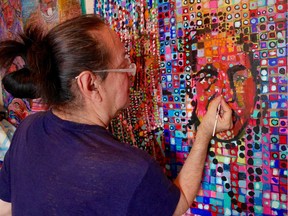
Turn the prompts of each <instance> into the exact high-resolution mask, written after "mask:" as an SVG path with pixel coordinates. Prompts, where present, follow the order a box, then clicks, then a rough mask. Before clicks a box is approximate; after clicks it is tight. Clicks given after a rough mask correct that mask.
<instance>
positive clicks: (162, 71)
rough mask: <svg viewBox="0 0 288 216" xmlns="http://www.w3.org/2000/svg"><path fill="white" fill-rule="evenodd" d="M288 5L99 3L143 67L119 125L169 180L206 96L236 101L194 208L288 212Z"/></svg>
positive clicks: (244, 0)
mask: <svg viewBox="0 0 288 216" xmlns="http://www.w3.org/2000/svg"><path fill="white" fill-rule="evenodd" d="M286 11H287V2H285V1H281V0H280V1H278V0H268V1H258V0H257V1H253V0H250V1H249V0H236V1H235V0H225V1H224V0H223V1H218V0H217V1H216V0H214V1H208V0H197V1H196V0H192V1H186V0H185V1H168V0H160V1H157V2H154V1H113V2H109V3H107V2H106V1H95V3H94V12H95V13H97V14H100V15H101V16H103V17H105V18H106V19H107V21H108V22H109V23H110V24H111V26H112V27H114V29H115V30H116V31H117V32H118V33H119V35H120V37H121V38H122V41H123V42H124V43H125V44H126V48H127V53H128V54H130V55H131V57H132V59H133V60H134V62H136V64H137V66H138V71H137V72H138V74H137V76H136V81H135V83H134V84H135V85H134V86H133V88H132V89H131V93H132V94H131V101H132V104H131V106H130V108H128V109H127V110H125V111H124V112H123V114H121V115H120V116H119V117H118V118H116V119H115V120H114V122H113V124H112V126H111V127H112V130H113V132H114V134H115V136H117V137H118V138H119V139H121V140H122V141H125V142H130V143H131V144H132V145H137V146H138V147H140V148H142V149H144V150H147V151H148V152H149V153H151V154H152V155H153V156H154V157H155V158H156V159H158V160H159V162H161V164H162V165H163V167H164V168H165V170H166V174H167V176H168V177H170V178H171V179H174V178H175V177H176V176H177V174H178V172H179V171H180V169H181V167H182V165H183V163H184V161H185V159H186V158H187V156H188V153H189V151H190V149H191V148H193V141H194V138H195V134H196V133H197V127H198V126H199V124H200V123H201V120H202V117H203V115H204V114H205V112H206V110H207V107H208V106H209V102H210V101H211V100H212V99H213V98H215V97H216V96H218V95H220V94H221V95H223V97H224V98H225V100H226V101H227V102H228V103H229V105H230V106H231V107H232V108H233V122H234V128H233V129H232V130H229V131H225V132H222V133H219V134H216V136H215V137H214V138H213V139H212V140H211V143H210V148H209V152H208V157H207V161H206V164H205V172H204V176H203V181H202V189H201V190H200V192H199V194H198V196H197V198H196V199H195V201H194V203H193V205H192V206H191V209H190V210H189V211H188V212H187V215H287V72H286V70H287V60H286V58H287V48H286V43H287V41H286V37H287V35H286V31H285V30H286V28H287V21H286V19H285V17H286V16H287V12H286ZM156 22H157V23H156ZM155 147H158V148H157V149H158V151H153V149H155ZM159 154H161V155H162V156H163V155H164V159H163V157H158V156H159Z"/></svg>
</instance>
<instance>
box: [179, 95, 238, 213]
mask: <svg viewBox="0 0 288 216" xmlns="http://www.w3.org/2000/svg"><path fill="white" fill-rule="evenodd" d="M219 103H221V107H222V114H221V115H220V116H219V119H218V124H217V129H216V132H220V131H224V130H228V129H231V127H232V126H233V124H232V110H231V109H230V107H229V106H228V105H227V104H226V103H225V101H224V100H223V99H222V97H221V96H220V97H217V98H216V99H214V100H213V101H212V102H211V103H210V105H209V108H208V111H207V113H206V115H205V116H204V118H203V120H202V123H201V124H200V126H199V128H198V131H197V135H196V139H195V142H194V143H193V146H192V149H191V151H190V153H189V156H188V158H187V159H186V161H185V163H184V165H183V167H182V169H181V171H180V173H179V174H178V176H177V178H176V180H175V184H176V185H177V186H178V187H179V189H180V191H181V195H180V200H179V202H178V205H177V207H176V210H175V212H174V216H179V215H182V214H184V213H185V212H186V211H187V210H188V208H189V207H190V206H191V204H192V202H193V201H194V199H195V197H196V195H197V193H198V190H199V187H200V183H201V179H202V174H203V169H204V163H205V160H206V155H207V150H208V144H209V142H210V139H211V137H212V133H213V126H214V121H215V117H216V112H217V107H218V105H219Z"/></svg>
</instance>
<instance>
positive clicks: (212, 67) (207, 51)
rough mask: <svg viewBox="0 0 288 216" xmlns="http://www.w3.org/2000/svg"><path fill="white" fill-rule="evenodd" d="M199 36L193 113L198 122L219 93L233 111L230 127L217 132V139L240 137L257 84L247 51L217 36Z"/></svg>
mask: <svg viewBox="0 0 288 216" xmlns="http://www.w3.org/2000/svg"><path fill="white" fill-rule="evenodd" d="M197 39H198V42H197V44H198V53H197V73H196V74H194V75H193V80H194V87H195V91H196V101H197V103H196V104H197V108H196V115H197V117H198V119H199V120H200V122H201V119H202V117H203V115H204V114H205V113H206V111H207V108H208V106H209V103H210V101H211V100H212V99H214V98H215V97H217V96H219V95H222V96H223V97H224V99H225V100H226V102H227V103H228V104H229V105H230V107H231V108H232V110H233V123H234V127H233V129H231V130H229V131H225V132H221V133H218V134H217V135H216V137H217V138H216V139H219V140H222V141H223V140H226V141H230V140H234V139H237V138H239V136H240V135H241V133H242V132H243V130H244V128H245V126H246V125H247V123H248V120H249V118H250V115H251V113H252V112H253V108H254V105H255V98H256V83H255V76H254V72H253V71H252V67H251V61H250V56H249V53H246V52H244V51H243V46H242V45H238V44H236V43H234V42H233V41H232V40H229V38H219V35H217V36H213V35H211V34H207V35H202V36H200V37H199V38H197Z"/></svg>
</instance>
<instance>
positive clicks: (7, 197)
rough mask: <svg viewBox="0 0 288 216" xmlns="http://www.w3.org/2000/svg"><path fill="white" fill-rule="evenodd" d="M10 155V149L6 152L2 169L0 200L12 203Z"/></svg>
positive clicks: (0, 175) (0, 173)
mask: <svg viewBox="0 0 288 216" xmlns="http://www.w3.org/2000/svg"><path fill="white" fill-rule="evenodd" d="M9 153H10V149H9V150H8V151H7V152H6V154H5V158H4V163H3V166H2V168H1V169H0V199H1V200H3V201H5V202H11V193H10V191H11V190H10V161H9V159H10V154H9Z"/></svg>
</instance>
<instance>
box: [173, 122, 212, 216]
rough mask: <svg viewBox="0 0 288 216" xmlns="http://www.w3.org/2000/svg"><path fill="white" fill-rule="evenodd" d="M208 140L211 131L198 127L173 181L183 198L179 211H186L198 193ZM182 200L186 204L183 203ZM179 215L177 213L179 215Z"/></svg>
mask: <svg viewBox="0 0 288 216" xmlns="http://www.w3.org/2000/svg"><path fill="white" fill-rule="evenodd" d="M210 139H211V131H207V130H205V128H204V127H201V125H200V127H199V130H198V132H197V136H196V139H195V142H194V143H193V146H192V149H191V151H190V153H189V156H188V158H187V159H186V161H185V163H184V165H183V167H182V169H181V171H180V173H179V175H178V177H177V178H176V180H175V184H176V185H177V186H178V187H179V189H180V191H181V193H182V196H184V197H182V199H183V202H182V205H184V206H182V207H183V208H180V206H179V210H180V209H188V208H189V207H190V205H191V204H192V202H193V200H194V199H195V197H196V195H197V193H198V190H199V187H200V183H201V179H202V174H203V168H204V163H205V160H206V155H207V150H208V144H209V142H210ZM184 198H185V199H186V202H184V201H185V200H184ZM180 200H181V199H180ZM184 212H185V211H184ZM184 212H183V213H184ZM181 213H182V212H179V215H180V214H181ZM183 213H182V214H183ZM176 215H177V214H176Z"/></svg>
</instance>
